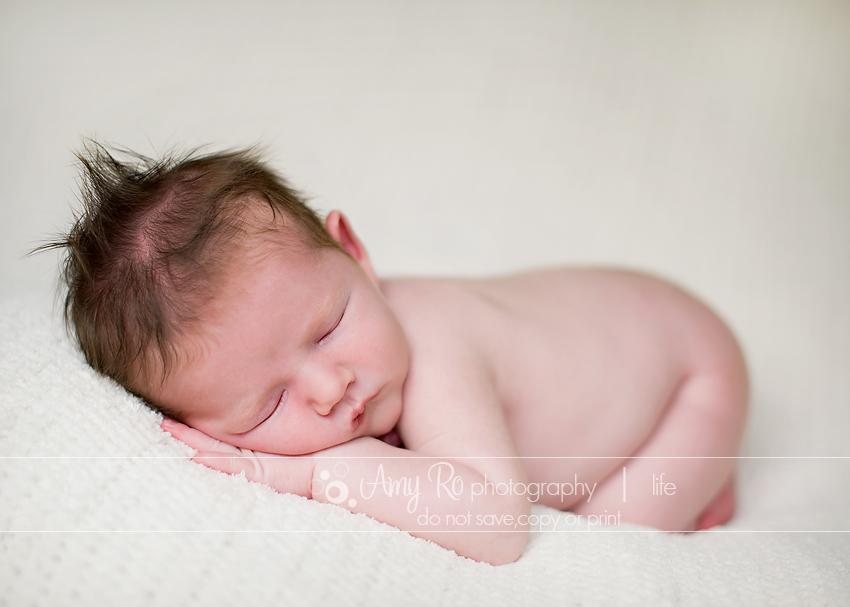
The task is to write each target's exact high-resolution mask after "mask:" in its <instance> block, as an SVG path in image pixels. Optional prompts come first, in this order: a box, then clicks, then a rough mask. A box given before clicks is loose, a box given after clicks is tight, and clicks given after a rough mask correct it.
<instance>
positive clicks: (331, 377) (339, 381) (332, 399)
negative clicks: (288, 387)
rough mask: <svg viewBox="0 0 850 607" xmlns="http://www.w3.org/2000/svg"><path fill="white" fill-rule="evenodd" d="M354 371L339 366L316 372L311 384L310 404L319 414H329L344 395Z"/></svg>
mask: <svg viewBox="0 0 850 607" xmlns="http://www.w3.org/2000/svg"><path fill="white" fill-rule="evenodd" d="M353 381H354V373H353V372H352V371H351V369H349V368H348V367H339V368H338V369H335V370H333V371H332V372H329V373H326V374H317V376H316V377H315V379H314V382H315V383H314V385H313V398H312V401H313V403H312V405H313V408H314V409H315V410H316V413H318V414H319V415H321V416H325V415H329V414H330V412H331V411H333V408H334V407H335V406H336V405H337V404H339V403H340V401H342V399H343V398H344V397H345V392H346V390H348V386H349V385H350V384H351V383H352V382H353Z"/></svg>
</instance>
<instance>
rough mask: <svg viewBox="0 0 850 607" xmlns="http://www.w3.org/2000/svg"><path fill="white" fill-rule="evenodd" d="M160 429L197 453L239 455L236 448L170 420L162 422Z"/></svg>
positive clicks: (166, 419)
mask: <svg viewBox="0 0 850 607" xmlns="http://www.w3.org/2000/svg"><path fill="white" fill-rule="evenodd" d="M160 427H161V428H162V429H163V430H165V431H166V432H168V433H169V434H171V436H173V437H174V438H176V439H177V440H179V441H182V442H184V443H186V444H187V445H189V446H190V447H192V449H197V450H198V451H226V452H228V453H241V451H240V450H239V448H238V447H234V446H233V445H228V444H227V443H223V442H221V441H220V440H217V439H215V438H213V437H211V436H209V435H208V434H204V433H203V432H201V431H200V430H195V429H194V428H192V427H190V426H187V425H186V424H181V423H180V422H178V421H175V420H173V419H170V418H165V419H164V420H162V424H160Z"/></svg>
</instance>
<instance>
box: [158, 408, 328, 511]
mask: <svg viewBox="0 0 850 607" xmlns="http://www.w3.org/2000/svg"><path fill="white" fill-rule="evenodd" d="M160 427H161V428H162V429H163V430H165V431H166V432H168V433H170V434H171V436H173V437H174V438H176V439H177V440H179V441H182V442H184V443H186V444H187V445H189V446H190V447H192V448H193V449H196V450H197V451H198V452H197V453H196V454H195V457H193V458H192V461H195V462H198V463H199V464H203V465H204V466H207V467H208V468H212V469H213V470H218V471H219V472H224V473H225V474H239V473H240V472H244V473H245V477H246V478H247V479H248V480H249V481H255V482H258V483H263V484H264V485H269V486H270V487H271V488H272V489H274V490H275V491H277V492H279V493H295V494H297V495H302V496H304V497H308V498H311V497H313V495H312V491H311V489H310V482H311V481H312V479H313V467H314V465H315V462H314V460H313V459H312V458H309V457H303V456H283V455H274V454H272V453H261V452H259V451H251V450H250V449H240V448H239V447H234V446H233V445H230V444H228V443H223V442H221V441H220V440H216V439H214V438H213V437H211V436H209V435H207V434H204V433H203V432H201V431H200V430H195V429H194V428H191V427H189V426H187V425H186V424H181V423H180V422H178V421H176V420H173V419H171V418H168V417H166V418H165V419H163V420H162V424H160Z"/></svg>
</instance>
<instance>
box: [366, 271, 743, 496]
mask: <svg viewBox="0 0 850 607" xmlns="http://www.w3.org/2000/svg"><path fill="white" fill-rule="evenodd" d="M382 290H383V291H384V293H385V294H386V296H387V299H388V301H389V302H390V305H391V306H392V307H393V308H394V310H395V312H396V314H397V315H398V317H399V320H400V321H401V323H402V326H403V327H404V328H405V331H406V333H407V336H408V339H409V341H410V346H411V372H412V373H415V372H416V367H417V366H418V365H423V366H431V365H439V362H438V361H434V360H430V358H432V357H433V355H431V354H429V353H436V352H456V351H458V350H463V351H464V352H465V355H463V356H460V357H455V359H456V360H463V361H466V364H465V365H462V366H458V365H454V366H452V367H451V368H444V369H441V374H440V375H439V376H440V377H442V378H444V381H445V382H447V383H449V384H450V385H452V386H453V389H456V390H458V391H460V392H461V393H463V392H464V386H465V383H466V382H467V378H472V377H481V376H484V377H487V378H490V380H491V381H492V383H493V387H494V393H495V395H496V398H497V399H498V402H499V403H500V405H501V407H502V411H503V414H504V415H505V418H506V420H507V423H508V427H509V429H510V432H511V435H512V437H513V439H514V442H515V445H516V447H517V451H518V453H519V455H521V456H523V457H526V458H551V457H565V456H573V457H575V456H579V457H581V458H582V459H576V460H555V459H527V460H526V462H525V463H526V470H527V472H528V475H529V479H530V480H532V481H538V482H544V481H546V480H547V479H552V478H556V477H558V476H563V474H565V473H569V476H570V477H572V475H573V474H578V475H579V477H581V478H600V479H601V478H604V477H605V476H607V474H608V473H609V472H610V471H612V470H613V469H615V468H616V467H617V466H618V465H619V463H620V462H621V461H622V460H623V459H626V458H628V457H629V456H630V455H631V454H633V453H634V452H635V451H636V449H637V448H638V447H639V446H640V444H641V443H642V442H644V441H645V440H646V438H647V436H648V435H649V434H650V432H651V431H652V430H653V428H654V427H655V426H656V425H657V423H658V420H659V418H660V416H661V414H662V413H663V411H664V409H665V406H666V404H667V403H668V402H669V400H670V398H671V395H672V394H673V392H674V390H675V389H676V387H677V385H678V384H679V383H680V381H681V380H682V379H683V378H684V377H686V376H687V374H688V373H689V372H690V370H692V369H694V368H696V367H697V366H698V365H702V364H705V363H706V362H708V361H710V360H711V358H712V357H717V358H718V359H720V358H722V357H725V356H727V355H728V351H729V349H730V348H733V349H734V348H736V347H737V346H736V345H735V343H734V340H733V339H732V337H731V335H730V334H729V332H728V330H727V329H726V328H725V326H724V325H723V324H722V322H720V321H719V320H718V319H717V318H716V317H715V316H714V314H712V313H711V312H710V311H709V310H708V309H707V308H705V307H704V306H703V305H702V304H700V303H699V302H697V301H696V300H694V299H693V298H691V297H690V296H688V295H687V294H685V293H684V292H682V291H680V290H679V289H676V288H675V287H673V286H671V285H669V284H667V283H665V282H663V281H660V280H657V279H654V278H651V277H648V276H644V275H639V274H634V273H629V272H624V271H614V270H593V269H554V270H543V271H537V272H530V273H524V274H519V275H514V276H508V277H501V278H493V279H485V280H395V281H385V282H384V283H383V284H382ZM410 397H411V398H415V397H416V395H413V394H411V395H410ZM405 398H408V395H407V394H406V395H405ZM612 457H613V459H604V458H612ZM584 458H587V459H584Z"/></svg>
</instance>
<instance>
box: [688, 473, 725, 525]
mask: <svg viewBox="0 0 850 607" xmlns="http://www.w3.org/2000/svg"><path fill="white" fill-rule="evenodd" d="M734 513H735V478H734V477H733V478H730V479H729V482H727V483H726V485H725V486H724V487H723V488H722V489H721V490H720V493H718V494H717V497H715V498H714V501H713V502H711V504H709V506H708V508H706V509H705V512H703V513H702V514H701V515H700V517H699V518H698V519H697V525H696V528H697V529H708V528H710V527H714V526H715V525H722V524H723V523H727V522H729V519H731V518H732V515H733V514H734Z"/></svg>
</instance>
